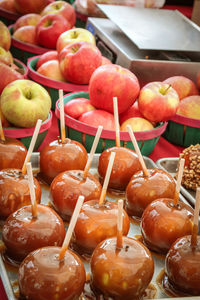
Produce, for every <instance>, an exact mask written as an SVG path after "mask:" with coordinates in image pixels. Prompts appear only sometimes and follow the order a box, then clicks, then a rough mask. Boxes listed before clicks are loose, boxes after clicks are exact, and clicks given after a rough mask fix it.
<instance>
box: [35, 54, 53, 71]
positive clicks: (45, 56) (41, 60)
mask: <svg viewBox="0 0 200 300" xmlns="http://www.w3.org/2000/svg"><path fill="white" fill-rule="evenodd" d="M55 59H56V60H58V52H57V51H56V50H52V51H47V52H45V53H43V54H42V55H41V56H40V57H39V58H38V60H37V63H36V70H37V69H38V68H39V67H40V66H41V65H42V64H44V63H45V62H47V61H49V60H55Z"/></svg>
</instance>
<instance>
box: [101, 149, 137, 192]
mask: <svg viewBox="0 0 200 300" xmlns="http://www.w3.org/2000/svg"><path fill="white" fill-rule="evenodd" d="M111 152H115V153H116V155H115V160H114V164H113V168H112V172H111V175H110V180H109V185H108V187H109V188H112V189H115V190H120V191H124V190H125V189H126V186H127V185H128V183H129V181H130V179H131V177H132V176H133V174H135V173H136V172H138V171H139V170H141V165H140V162H139V160H138V156H137V154H136V153H135V152H134V151H133V150H131V149H128V148H124V147H112V148H109V149H106V150H105V151H103V152H102V154H101V155H100V157H99V165H98V171H99V174H100V176H101V177H102V179H104V178H105V175H106V170H107V166H108V162H109V158H110V155H111Z"/></svg>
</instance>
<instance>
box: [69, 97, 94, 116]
mask: <svg viewBox="0 0 200 300" xmlns="http://www.w3.org/2000/svg"><path fill="white" fill-rule="evenodd" d="M94 109H95V107H94V106H92V105H91V103H90V100H88V99H86V98H77V99H72V100H70V101H69V102H67V103H66V104H65V106H64V111H65V114H67V115H68V116H70V117H72V118H74V119H78V118H79V117H80V116H81V115H82V114H84V113H86V112H88V111H91V110H94Z"/></svg>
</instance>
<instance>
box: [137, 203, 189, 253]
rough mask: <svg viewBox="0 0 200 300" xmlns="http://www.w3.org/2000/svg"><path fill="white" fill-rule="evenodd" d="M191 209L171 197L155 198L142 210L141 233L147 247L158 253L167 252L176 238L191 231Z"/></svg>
mask: <svg viewBox="0 0 200 300" xmlns="http://www.w3.org/2000/svg"><path fill="white" fill-rule="evenodd" d="M192 221H193V209H192V208H191V207H190V206H189V205H187V204H185V203H183V202H180V201H179V204H178V206H174V205H173V199H167V198H166V199H164V198H163V199H157V200H155V201H153V202H151V203H150V204H149V205H148V206H147V207H146V208H145V210H144V213H143V215H142V219H141V233H142V236H143V239H144V242H145V244H146V245H147V247H148V248H149V249H151V250H153V251H156V252H159V253H167V251H168V250H169V249H170V247H171V245H172V244H173V243H174V242H175V241H176V239H178V238H180V237H182V236H184V235H188V234H191V233H192V227H193V222H192Z"/></svg>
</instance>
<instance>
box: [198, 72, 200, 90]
mask: <svg viewBox="0 0 200 300" xmlns="http://www.w3.org/2000/svg"><path fill="white" fill-rule="evenodd" d="M197 86H198V89H199V90H200V72H198V73H197Z"/></svg>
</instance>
